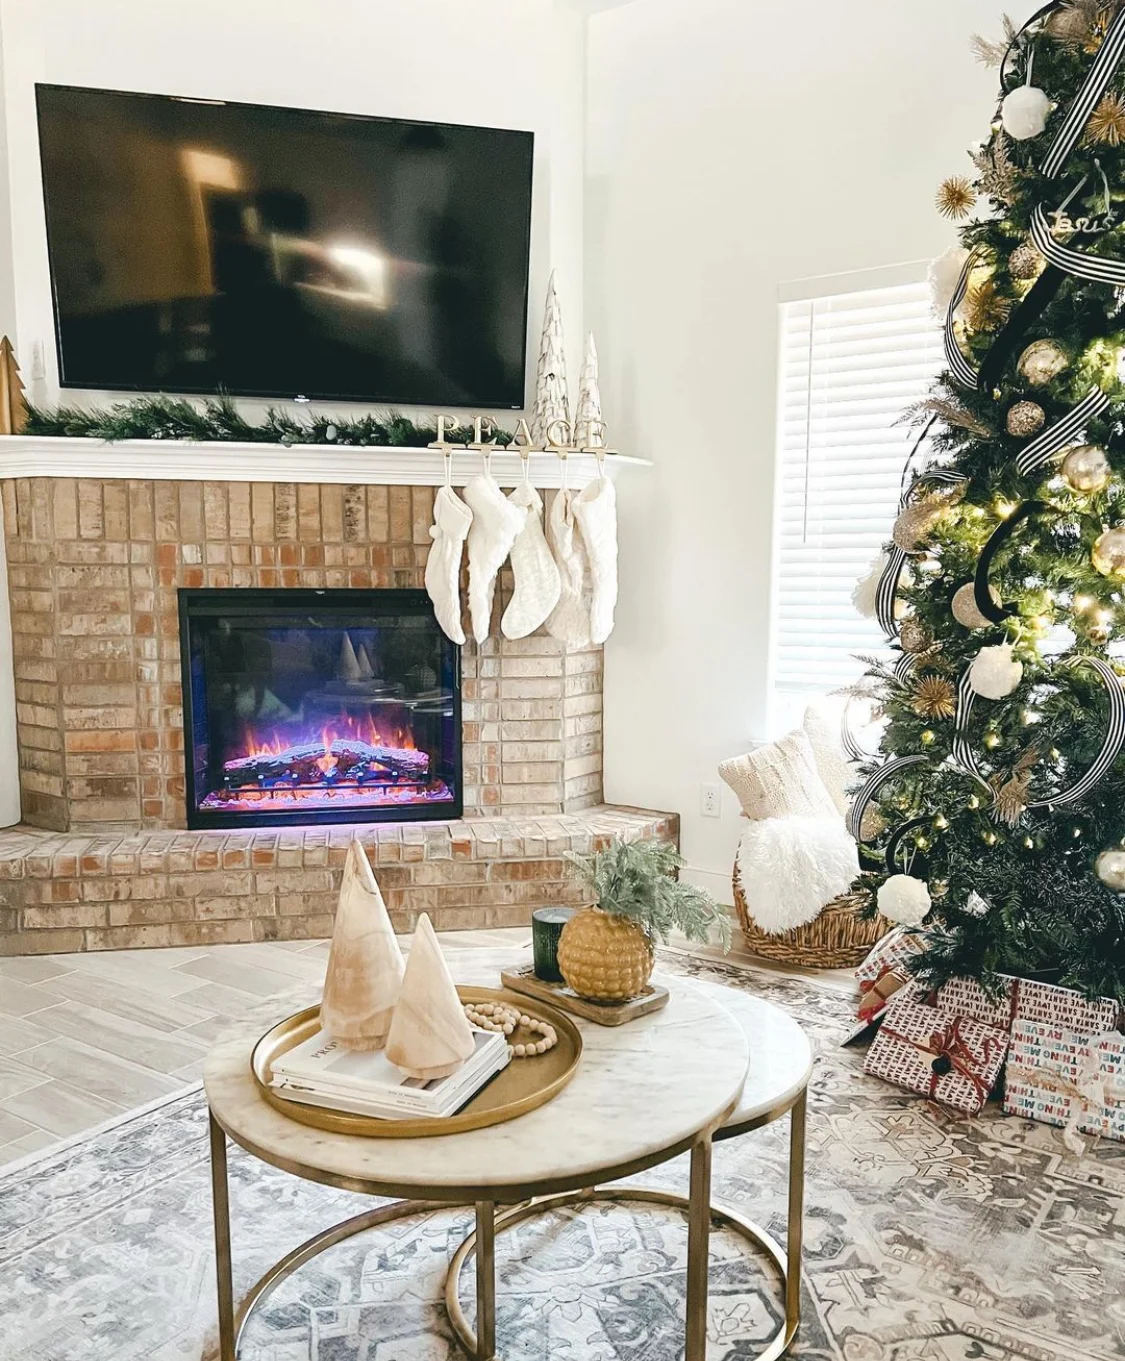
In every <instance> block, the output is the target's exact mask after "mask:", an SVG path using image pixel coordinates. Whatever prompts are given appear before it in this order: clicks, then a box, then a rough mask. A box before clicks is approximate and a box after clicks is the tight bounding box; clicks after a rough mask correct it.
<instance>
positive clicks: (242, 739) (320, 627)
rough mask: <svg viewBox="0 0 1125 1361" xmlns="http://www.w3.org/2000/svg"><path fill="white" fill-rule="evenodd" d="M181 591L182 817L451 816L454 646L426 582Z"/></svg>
mask: <svg viewBox="0 0 1125 1361" xmlns="http://www.w3.org/2000/svg"><path fill="white" fill-rule="evenodd" d="M179 599H180V655H181V659H182V661H181V665H182V671H183V690H184V732H185V761H184V764H185V768H186V772H187V790H186V793H187V819H188V826H189V827H193V828H196V827H198V828H203V827H251V826H270V825H275V826H276V825H281V824H290V823H311V822H399V821H402V820H405V819H412V820H419V819H425V820H430V821H435V820H444V819H447V818H458V817H460V816H461V812H462V790H461V684H460V680H461V677H460V660H461V659H460V649H459V648H457V647H456V645H455V644H453V643H451V642H450V641H449V639H448V638H446V636H445V634H444V633H442V631H441V629H440V628H439V627H438V624H437V620H436V619H435V618H434V612H433V606H432V605H431V604H430V601H429V598H428V596H427V595H426V593H425V591H410V590H375V591H367V590H323V591H318V590H284V591H271V590H251V589H243V590H230V591H227V590H181V591H180V593H179Z"/></svg>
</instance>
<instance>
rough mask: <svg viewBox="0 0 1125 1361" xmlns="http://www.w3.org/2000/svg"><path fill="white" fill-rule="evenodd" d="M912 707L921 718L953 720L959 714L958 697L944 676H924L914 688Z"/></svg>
mask: <svg viewBox="0 0 1125 1361" xmlns="http://www.w3.org/2000/svg"><path fill="white" fill-rule="evenodd" d="M910 707H911V708H912V709H913V710H914V712H915V713H916V714H917V715H918V717H919V718H952V717H953V715H954V714H955V713H956V712H957V695H956V691H955V690H954V689H953V685H952V683H951V682H950V681H947V680H946V679H945V677H944V676H923V677H922V679H921V680H920V681H919V682H918V684H917V685H916V686H915V687H914V698H913V699H912V700H911V702H910Z"/></svg>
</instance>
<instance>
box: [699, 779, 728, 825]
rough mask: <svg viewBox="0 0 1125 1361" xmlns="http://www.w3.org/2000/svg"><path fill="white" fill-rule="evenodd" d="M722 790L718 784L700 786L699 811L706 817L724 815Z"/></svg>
mask: <svg viewBox="0 0 1125 1361" xmlns="http://www.w3.org/2000/svg"><path fill="white" fill-rule="evenodd" d="M722 798H723V795H722V790H721V789H720V788H719V786H718V785H717V784H701V785H700V786H699V811H700V813H701V814H702V815H703V816H704V817H705V818H717V817H721V816H722Z"/></svg>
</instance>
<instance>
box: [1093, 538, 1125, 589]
mask: <svg viewBox="0 0 1125 1361" xmlns="http://www.w3.org/2000/svg"><path fill="white" fill-rule="evenodd" d="M1090 557H1091V558H1092V560H1093V563H1094V566H1095V567H1096V568H1097V570H1098V571H1099V572H1101V574H1102V575H1103V576H1107V577H1121V576H1125V529H1121V528H1118V529H1107V530H1106V532H1105V533H1104V534H1102V535H1101V537H1100V538H1099V539H1098V541H1097V543H1095V544H1094V550H1093V552H1092V553H1091V554H1090Z"/></svg>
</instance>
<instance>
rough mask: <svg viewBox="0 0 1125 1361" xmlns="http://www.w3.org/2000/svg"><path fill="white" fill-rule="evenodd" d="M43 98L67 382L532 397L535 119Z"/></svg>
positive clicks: (428, 397) (144, 388) (152, 388)
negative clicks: (529, 337) (522, 125)
mask: <svg viewBox="0 0 1125 1361" xmlns="http://www.w3.org/2000/svg"><path fill="white" fill-rule="evenodd" d="M36 97H37V103H38V114H39V142H40V150H41V157H42V166H43V189H44V197H45V204H46V214H47V242H48V250H49V255H50V266H51V283H52V288H53V292H54V307H55V325H56V339H57V346H58V357H59V377H60V381H61V383H62V385H63V387H68V388H71V387H82V388H109V389H130V390H134V391H140V392H187V393H214V392H218V391H224V392H228V393H232V394H234V395H245V396H261V397H296V396H300V395H304V396H308V397H310V398H315V397H319V398H328V399H333V398H335V399H341V400H356V401H370V402H385V403H392V404H394V403H401V404H403V405H424V406H469V407H493V408H518V407H521V406H522V405H523V398H524V356H525V345H526V326H527V281H528V250H529V242H530V232H531V180H532V153H533V136H532V134H531V133H530V132H520V131H509V130H504V129H497V128H478V127H463V126H454V125H450V124H442V123H419V122H405V121H402V120H398V119H391V118H368V117H359V116H356V115H353V114H342V113H317V112H312V111H310V110H307V109H289V108H272V107H267V106H263V105H257V104H237V103H231V102H229V101H225V100H224V101H217V100H203V99H187V98H171V97H166V96H158V95H147V94H125V93H121V92H119V91H112V90H92V89H79V88H75V87H72V86H61V85H37V86H36Z"/></svg>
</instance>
